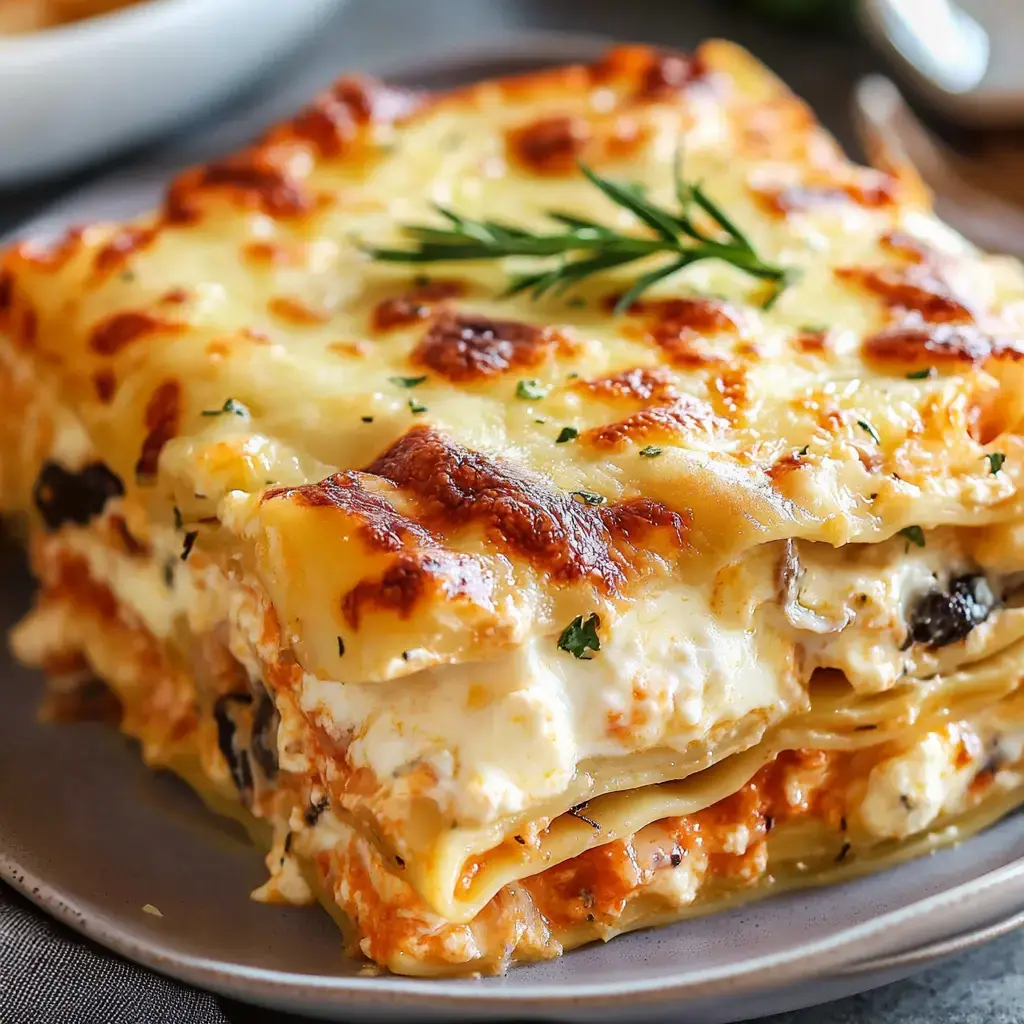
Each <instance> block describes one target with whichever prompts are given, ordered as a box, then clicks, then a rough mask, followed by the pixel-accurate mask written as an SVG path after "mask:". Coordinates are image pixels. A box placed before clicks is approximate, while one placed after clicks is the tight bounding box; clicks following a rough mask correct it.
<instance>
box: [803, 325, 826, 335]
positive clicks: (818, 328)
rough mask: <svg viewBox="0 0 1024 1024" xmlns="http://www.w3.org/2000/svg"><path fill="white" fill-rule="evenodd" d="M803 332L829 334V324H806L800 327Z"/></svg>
mask: <svg viewBox="0 0 1024 1024" xmlns="http://www.w3.org/2000/svg"><path fill="white" fill-rule="evenodd" d="M800 333H801V334H828V324H804V325H803V326H802V327H801V328H800Z"/></svg>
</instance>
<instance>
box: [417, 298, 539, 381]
mask: <svg viewBox="0 0 1024 1024" xmlns="http://www.w3.org/2000/svg"><path fill="white" fill-rule="evenodd" d="M555 341H556V338H555V335H554V334H553V333H552V332H551V331H547V330H543V329H542V328H540V327H537V326H535V325H534V324H526V323H522V322H521V321H519V320H491V319H490V318H488V317H485V316H482V315H480V314H477V313H444V314H442V315H441V316H439V317H438V318H437V319H436V320H435V321H434V323H433V324H432V325H431V327H430V329H429V330H428V331H427V333H426V334H424V335H423V337H422V339H421V340H420V342H419V344H418V345H417V346H416V348H415V350H414V351H413V353H412V361H413V362H414V363H417V364H418V365H421V366H425V367H428V368H429V369H431V370H433V371H434V372H435V373H439V374H440V375H441V376H442V377H445V378H446V379H448V380H450V381H453V382H455V383H459V382H463V381H473V380H482V379H484V378H486V377H494V376H497V375H498V374H502V373H506V372H508V371H509V370H517V369H523V368H526V367H534V366H538V365H540V364H541V363H543V362H544V360H545V359H546V358H547V356H548V354H549V352H550V351H551V349H552V348H553V346H554V344H555Z"/></svg>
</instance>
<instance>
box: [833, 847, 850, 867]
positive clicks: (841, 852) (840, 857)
mask: <svg viewBox="0 0 1024 1024" xmlns="http://www.w3.org/2000/svg"><path fill="white" fill-rule="evenodd" d="M849 852H850V844H849V843H843V845H842V847H841V848H840V850H839V853H838V854H837V855H836V863H837V864H842V863H843V861H844V860H846V855H847V854H848V853H849Z"/></svg>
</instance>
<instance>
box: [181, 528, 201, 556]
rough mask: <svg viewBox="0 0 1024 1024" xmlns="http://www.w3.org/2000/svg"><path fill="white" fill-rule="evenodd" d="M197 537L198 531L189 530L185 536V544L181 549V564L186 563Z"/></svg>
mask: <svg viewBox="0 0 1024 1024" xmlns="http://www.w3.org/2000/svg"><path fill="white" fill-rule="evenodd" d="M198 536H199V531H198V530H189V531H188V533H186V534H185V544H184V546H183V547H182V549H181V560H182V561H183V562H187V561H188V556H189V555H191V554H192V548H193V547H194V546H195V543H196V538H197V537H198Z"/></svg>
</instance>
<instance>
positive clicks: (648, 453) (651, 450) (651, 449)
mask: <svg viewBox="0 0 1024 1024" xmlns="http://www.w3.org/2000/svg"><path fill="white" fill-rule="evenodd" d="M664 450H665V449H664V448H659V447H658V446H657V445H656V444H649V445H648V446H647V447H646V448H641V449H640V454H641V455H642V456H643V457H644V458H645V459H656V458H657V457H658V456H659V455H660V454H661V453H662V452H663V451H664Z"/></svg>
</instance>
